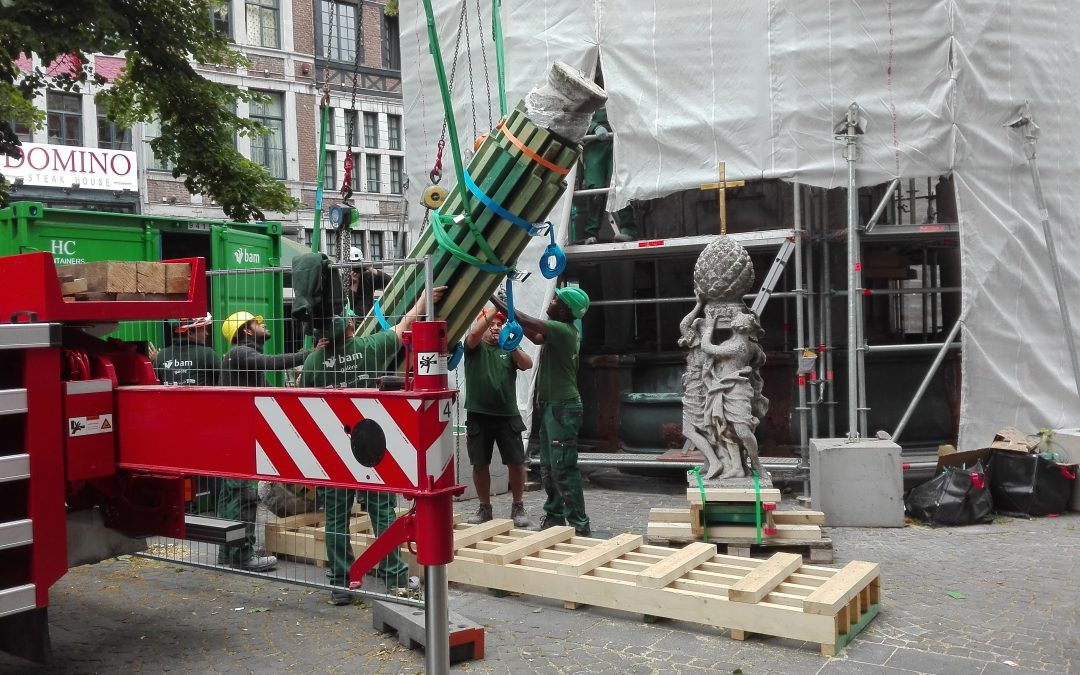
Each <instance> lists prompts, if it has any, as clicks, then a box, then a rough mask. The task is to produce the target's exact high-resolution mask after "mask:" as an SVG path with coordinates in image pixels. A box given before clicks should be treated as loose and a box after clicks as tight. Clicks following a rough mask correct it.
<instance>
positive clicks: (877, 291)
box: [830, 286, 961, 295]
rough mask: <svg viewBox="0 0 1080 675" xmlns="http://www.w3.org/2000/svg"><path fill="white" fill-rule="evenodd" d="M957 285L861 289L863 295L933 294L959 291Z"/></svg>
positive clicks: (843, 292)
mask: <svg viewBox="0 0 1080 675" xmlns="http://www.w3.org/2000/svg"><path fill="white" fill-rule="evenodd" d="M960 290H961V289H960V287H959V286H944V287H941V288H933V287H926V286H924V287H920V288H868V289H865V290H864V291H863V295H920V294H927V295H934V294H937V293H959V292H960ZM830 292H831V293H832V294H833V295H847V291H845V290H840V289H837V290H834V291H830Z"/></svg>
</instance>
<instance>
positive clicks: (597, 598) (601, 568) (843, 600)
mask: <svg viewBox="0 0 1080 675" xmlns="http://www.w3.org/2000/svg"><path fill="white" fill-rule="evenodd" d="M454 548H455V553H454V562H453V563H451V564H450V565H449V567H448V570H447V575H448V578H449V580H450V581H451V582H456V583H460V584H466V585H470V586H478V587H481V588H490V589H495V590H498V591H506V592H516V593H523V594H527V595H533V596H538V597H542V598H550V599H553V600H561V601H563V602H564V603H565V604H566V606H567V607H569V608H574V607H577V606H579V605H595V606H597V607H605V608H609V609H617V610H622V611H627V612H633V613H637V614H642V615H644V616H646V617H650V618H668V619H676V620H681V621H693V622H695V623H700V624H704V625H708V626H713V627H716V628H725V629H728V630H729V631H730V632H731V637H732V638H734V639H736V640H742V639H745V638H746V636H747V634H750V633H759V634H763V635H770V636H775V637H785V638H790V639H793V640H803V641H807V642H811V643H815V644H817V645H819V646H820V649H821V653H822V654H823V655H827V656H833V655H835V654H836V653H837V652H838V651H839V650H841V649H842V648H843V647H844V646H845V645H846V644H848V642H850V640H851V639H852V638H853V637H854V636H855V635H856V634H857V633H858V632H859V631H860V630H862V628H863V627H865V626H866V625H867V624H868V623H869V622H870V621H871V620H872V619H873V618H874V617H875V616H876V615H877V613H878V611H879V604H880V602H881V574H880V569H879V566H878V565H877V564H876V563H869V562H861V561H855V562H850V563H848V564H847V565H845V566H844V567H842V568H839V569H834V568H830V567H820V566H816V565H808V564H804V563H803V560H802V557H801V556H798V555H794V554H789V553H776V554H774V555H773V556H772V557H770V558H769V559H767V560H757V559H754V558H742V557H735V556H727V555H718V554H717V551H716V546H715V545H713V544H707V543H703V542H694V543H691V544H688V545H687V546H686V547H684V548H682V549H674V548H667V547H661V546H650V545H646V544H645V543H644V541H643V538H642V537H641V536H640V535H634V534H620V535H617V536H615V537H613V538H612V539H609V540H601V539H593V538H589V537H578V536H576V535H575V534H574V528H572V527H553V528H549V529H546V530H542V531H540V532H532V531H528V530H515V529H513V523H512V522H511V521H510V520H491V521H488V522H486V523H483V524H481V525H458V526H457V527H456V529H455V532H454Z"/></svg>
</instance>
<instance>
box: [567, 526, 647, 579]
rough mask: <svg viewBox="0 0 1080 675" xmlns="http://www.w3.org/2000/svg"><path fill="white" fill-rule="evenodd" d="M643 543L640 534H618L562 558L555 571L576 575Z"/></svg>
mask: <svg viewBox="0 0 1080 675" xmlns="http://www.w3.org/2000/svg"><path fill="white" fill-rule="evenodd" d="M644 543H645V540H644V538H643V537H642V536H641V535H640V534H620V535H619V536H617V537H612V538H611V539H608V540H607V541H604V542H601V543H599V544H597V545H596V546H592V547H590V548H587V549H585V550H584V551H581V552H579V553H575V554H574V555H571V556H570V557H569V558H564V559H563V560H561V561H560V562H559V563H558V564H557V565H555V571H556V572H558V573H559V574H570V575H574V576H577V575H579V574H585V573H587V572H590V571H592V570H593V569H596V568H597V567H600V566H601V565H604V564H606V563H608V562H611V561H612V560H614V559H616V558H618V557H620V556H622V555H623V554H625V553H629V552H630V551H635V550H637V549H638V548H640V547H641V546H642V544H644Z"/></svg>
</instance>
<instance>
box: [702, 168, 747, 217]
mask: <svg viewBox="0 0 1080 675" xmlns="http://www.w3.org/2000/svg"><path fill="white" fill-rule="evenodd" d="M717 170H718V173H719V176H720V180H719V181H717V182H715V183H705V184H704V185H702V186H701V189H702V190H719V191H720V205H719V210H720V234H727V189H728V188H733V187H742V186H743V185H746V181H741V180H727V166H726V165H725V164H724V162H720V164H719V166H718V167H717Z"/></svg>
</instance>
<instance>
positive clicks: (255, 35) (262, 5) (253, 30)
mask: <svg viewBox="0 0 1080 675" xmlns="http://www.w3.org/2000/svg"><path fill="white" fill-rule="evenodd" d="M279 1H280V0H247V33H248V44H249V45H254V46H256V47H270V48H272V49H280V48H281V32H280V30H279V28H278V24H279V22H280V18H281V17H280V14H281V10H280V8H279V6H278V2H279Z"/></svg>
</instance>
